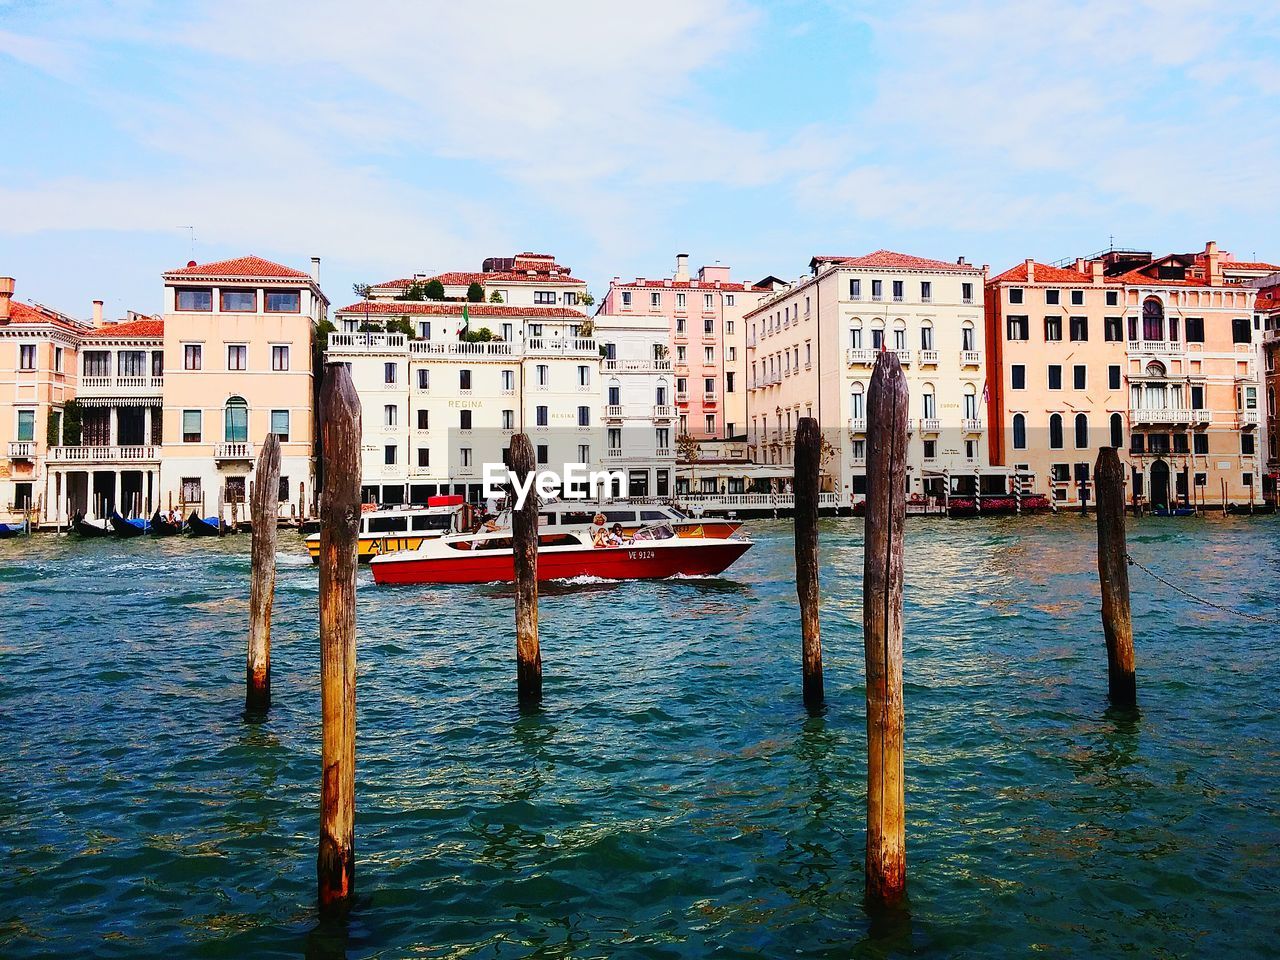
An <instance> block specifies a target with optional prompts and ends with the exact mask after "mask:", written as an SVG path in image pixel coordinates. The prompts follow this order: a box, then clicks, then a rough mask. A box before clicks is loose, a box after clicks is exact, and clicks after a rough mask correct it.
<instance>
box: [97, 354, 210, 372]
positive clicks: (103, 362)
mask: <svg viewBox="0 0 1280 960" xmlns="http://www.w3.org/2000/svg"><path fill="white" fill-rule="evenodd" d="M188 349H190V348H188ZM83 356H84V373H83V376H86V377H109V376H111V354H110V353H108V352H107V351H106V350H86V351H85V352H84V354H83ZM199 356H200V348H199V347H197V348H196V357H197V358H199ZM196 368H197V369H199V364H197V365H196Z"/></svg>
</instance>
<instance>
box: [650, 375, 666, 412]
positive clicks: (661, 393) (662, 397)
mask: <svg viewBox="0 0 1280 960" xmlns="http://www.w3.org/2000/svg"><path fill="white" fill-rule="evenodd" d="M667 397H668V393H667V378H666V377H660V378H659V379H658V385H657V387H655V388H654V391H653V402H654V403H656V404H657V405H658V406H660V407H665V406H666V405H667Z"/></svg>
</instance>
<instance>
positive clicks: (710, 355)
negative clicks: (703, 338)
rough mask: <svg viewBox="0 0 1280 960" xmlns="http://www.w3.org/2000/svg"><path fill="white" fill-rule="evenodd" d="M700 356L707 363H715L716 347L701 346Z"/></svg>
mask: <svg viewBox="0 0 1280 960" xmlns="http://www.w3.org/2000/svg"><path fill="white" fill-rule="evenodd" d="M702 358H703V360H704V361H706V362H707V363H715V362H716V348H715V347H704V348H703V350H702Z"/></svg>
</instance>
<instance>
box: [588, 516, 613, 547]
mask: <svg viewBox="0 0 1280 960" xmlns="http://www.w3.org/2000/svg"><path fill="white" fill-rule="evenodd" d="M591 543H592V544H593V545H594V546H597V547H607V546H608V545H609V529H608V528H607V527H606V526H605V525H604V514H603V513H597V514H596V515H595V516H594V517H592V518H591Z"/></svg>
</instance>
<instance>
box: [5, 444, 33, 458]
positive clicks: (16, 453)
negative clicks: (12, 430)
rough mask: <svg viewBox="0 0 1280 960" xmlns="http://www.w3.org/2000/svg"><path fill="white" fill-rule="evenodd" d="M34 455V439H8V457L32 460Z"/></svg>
mask: <svg viewBox="0 0 1280 960" xmlns="http://www.w3.org/2000/svg"><path fill="white" fill-rule="evenodd" d="M35 456H36V442H35V441H34V440H10V441H9V459H10V460H34V459H35Z"/></svg>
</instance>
